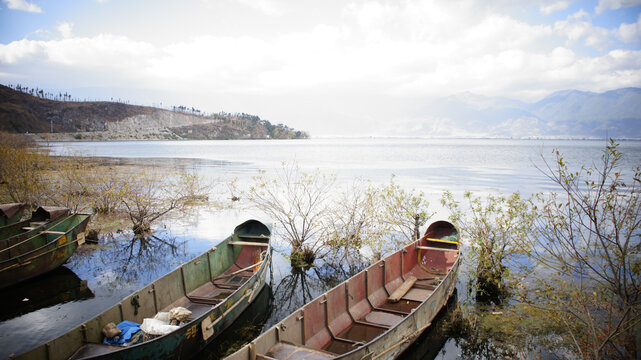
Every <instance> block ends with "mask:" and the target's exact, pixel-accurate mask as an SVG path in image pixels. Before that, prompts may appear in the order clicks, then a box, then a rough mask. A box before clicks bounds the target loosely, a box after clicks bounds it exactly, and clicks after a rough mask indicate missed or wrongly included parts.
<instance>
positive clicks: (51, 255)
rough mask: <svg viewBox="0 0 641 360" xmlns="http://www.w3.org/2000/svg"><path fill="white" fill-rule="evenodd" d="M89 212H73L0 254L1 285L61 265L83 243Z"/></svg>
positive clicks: (18, 280) (16, 281)
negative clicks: (1, 257)
mask: <svg viewBox="0 0 641 360" xmlns="http://www.w3.org/2000/svg"><path fill="white" fill-rule="evenodd" d="M89 218H90V215H88V214H74V215H71V216H69V217H67V218H65V219H63V220H60V221H58V222H57V223H56V225H55V226H52V227H50V228H48V229H47V230H43V231H39V232H38V234H36V235H34V236H33V237H31V238H28V239H25V240H24V241H22V242H20V243H19V244H18V245H17V246H14V247H10V248H7V249H4V250H6V251H3V252H2V253H0V255H4V256H5V257H7V256H8V255H13V256H11V257H10V258H8V259H6V258H5V260H2V261H0V289H2V288H5V287H7V286H10V285H13V284H15V283H18V282H20V281H23V280H26V279H30V278H32V277H35V276H38V275H40V274H44V273H46V272H48V271H51V270H53V269H55V268H57V267H58V266H60V265H62V264H63V263H64V262H65V261H67V259H68V258H69V257H70V256H71V255H72V254H73V252H74V251H75V250H76V248H77V247H78V245H80V244H82V243H84V238H85V236H84V235H85V228H86V227H87V223H88V222H89Z"/></svg>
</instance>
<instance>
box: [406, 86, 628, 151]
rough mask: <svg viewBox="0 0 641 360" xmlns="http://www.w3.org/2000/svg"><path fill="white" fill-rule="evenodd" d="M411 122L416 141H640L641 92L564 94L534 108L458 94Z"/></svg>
mask: <svg viewBox="0 0 641 360" xmlns="http://www.w3.org/2000/svg"><path fill="white" fill-rule="evenodd" d="M412 122H413V123H414V128H413V129H412V132H413V134H420V136H437V137H438V136H446V137H449V136H465V137H467V136H471V137H510V138H537V137H559V138H604V137H606V136H608V137H614V138H634V139H641V88H622V89H616V90H611V91H606V92H604V93H592V92H585V91H578V90H564V91H559V92H555V93H553V94H551V95H549V96H547V97H545V98H544V99H542V100H540V101H537V102H535V103H525V102H521V101H518V100H513V99H508V98H501V97H488V96H482V95H476V94H472V93H462V94H458V95H453V96H449V97H445V98H440V99H436V100H432V101H429V102H428V103H427V104H426V105H423V106H420V107H419V109H418V111H417V112H416V115H415V120H413V121H412Z"/></svg>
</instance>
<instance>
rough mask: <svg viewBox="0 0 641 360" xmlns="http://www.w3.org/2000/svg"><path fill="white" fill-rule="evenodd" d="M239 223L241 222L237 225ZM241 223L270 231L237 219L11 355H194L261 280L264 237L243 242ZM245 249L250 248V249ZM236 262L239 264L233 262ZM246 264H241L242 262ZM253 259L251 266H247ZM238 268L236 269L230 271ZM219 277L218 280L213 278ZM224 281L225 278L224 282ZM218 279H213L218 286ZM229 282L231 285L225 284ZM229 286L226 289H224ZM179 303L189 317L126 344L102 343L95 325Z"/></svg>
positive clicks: (138, 318)
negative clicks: (194, 252)
mask: <svg viewBox="0 0 641 360" xmlns="http://www.w3.org/2000/svg"><path fill="white" fill-rule="evenodd" d="M243 226H244V227H243ZM243 229H245V230H247V229H250V230H249V231H251V229H254V230H256V229H257V230H256V231H262V232H263V234H265V232H266V234H267V235H270V231H269V229H268V227H267V226H265V225H263V224H262V223H260V222H258V221H255V220H250V221H248V222H245V223H243V224H241V225H239V226H238V227H237V228H236V230H235V232H234V234H233V235H232V236H230V237H228V238H227V239H225V240H224V241H223V242H221V243H220V244H218V245H217V246H216V247H214V248H212V249H210V250H209V251H207V252H205V253H204V254H202V255H200V256H198V257H196V258H194V259H192V260H191V261H189V262H187V263H185V264H183V265H182V266H180V267H178V268H177V269H175V270H173V271H172V272H170V273H169V274H167V275H165V276H163V277H161V278H159V279H157V280H156V281H154V282H153V283H151V284H149V285H147V286H145V287H144V288H142V289H140V290H138V291H136V292H134V293H133V294H131V295H129V296H127V297H125V298H124V299H123V300H122V301H120V302H119V303H118V304H116V305H114V306H112V307H111V308H109V309H107V310H106V311H104V312H103V313H101V314H99V315H97V316H96V317H94V318H93V319H90V320H88V321H86V322H85V323H83V324H81V325H79V326H77V327H76V328H74V329H72V330H70V331H69V332H67V333H66V334H64V335H62V336H59V337H58V338H56V339H53V340H51V341H49V342H47V343H46V344H43V345H41V346H38V347H36V348H34V349H32V350H30V351H28V352H26V353H24V354H21V355H19V356H18V357H17V359H48V360H57V359H68V358H70V359H86V358H91V359H189V358H192V357H194V356H195V355H197V354H198V353H199V352H200V351H201V350H203V349H204V348H205V347H206V346H207V345H208V344H209V343H211V341H213V340H214V339H215V338H216V336H217V335H218V334H220V333H221V332H222V331H223V330H224V329H226V328H227V327H228V326H230V325H231V324H232V323H233V322H234V320H235V319H236V318H238V316H239V315H240V314H241V313H242V312H243V311H244V310H245V308H247V306H248V305H249V304H250V303H251V302H252V301H253V300H254V299H255V298H256V297H258V294H259V293H260V291H261V290H262V288H263V287H264V286H265V283H266V275H267V269H268V267H269V264H270V262H271V253H270V247H269V242H268V240H269V237H268V236H265V235H261V236H254V235H251V234H250V235H251V236H249V235H247V234H245V235H247V236H245V237H253V238H259V239H261V241H264V242H263V243H255V242H254V243H252V244H254V245H248V244H250V242H243V241H241V238H242V237H243V236H244V235H243ZM256 248H258V249H260V251H259V252H258V253H259V254H260V255H262V254H264V257H261V258H260V264H258V263H257V262H255V261H254V259H253V258H252V256H254V255H256V251H255V250H256ZM250 250H251V251H250ZM239 264H240V267H239V266H237V265H239ZM246 264H250V265H249V266H248V268H250V269H249V270H246V268H247V267H243V266H244V265H246ZM253 265H255V266H253ZM246 272H250V273H251V275H249V274H248V275H247V278H246V280H243V282H242V285H239V286H238V287H237V288H235V289H234V290H233V292H231V293H230V294H229V295H228V296H226V297H225V298H224V300H222V301H220V302H218V303H216V304H213V302H215V301H214V300H212V299H213V298H210V299H209V300H211V302H212V303H211V304H207V303H206V301H207V298H206V296H204V294H206V293H207V291H209V290H211V286H210V283H211V284H213V283H214V282H216V281H219V279H234V278H235V277H236V276H241V275H242V274H244V273H246ZM234 274H239V275H234ZM219 282H220V281H219ZM228 283H229V282H227V283H225V284H228ZM225 284H223V283H218V285H220V286H223V285H225ZM229 286H232V285H229ZM230 291H231V290H230ZM177 306H182V307H185V308H187V309H188V310H190V311H192V316H191V317H190V320H188V322H187V323H186V324H184V325H181V327H180V328H179V329H177V330H175V331H173V332H171V333H169V334H166V335H163V336H160V337H156V338H154V339H152V340H149V341H145V342H142V343H138V344H135V345H130V346H127V347H120V346H112V345H106V344H103V335H102V333H101V329H102V327H103V326H104V325H106V324H108V323H111V322H112V323H115V324H118V323H120V322H122V321H124V320H129V321H133V322H136V323H142V322H143V320H144V319H145V318H152V317H153V316H154V315H155V314H156V313H158V312H160V311H168V309H171V308H173V307H177Z"/></svg>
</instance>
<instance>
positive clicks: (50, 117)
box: [0, 85, 307, 140]
mask: <svg viewBox="0 0 641 360" xmlns="http://www.w3.org/2000/svg"><path fill="white" fill-rule="evenodd" d="M36 94H38V93H37V92H36ZM0 131H6V132H11V133H30V134H35V136H36V137H37V138H41V139H45V138H46V139H51V140H53V139H57V140H69V139H83V140H87V139H95V140H126V139H181V138H182V139H265V138H279V139H292V138H306V137H307V134H306V133H305V132H301V131H296V130H294V129H291V128H289V127H287V126H285V125H282V124H278V125H272V124H271V123H270V122H269V121H267V120H261V119H260V118H259V117H258V116H253V115H247V114H225V113H221V114H212V115H208V116H205V115H199V114H193V113H186V112H181V111H171V110H166V109H159V108H154V107H149V106H138V105H128V104H123V103H119V102H106V101H58V100H51V99H47V98H44V96H34V95H31V94H27V93H25V92H23V91H18V90H14V89H12V88H10V87H7V86H3V85H0Z"/></svg>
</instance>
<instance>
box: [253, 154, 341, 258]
mask: <svg viewBox="0 0 641 360" xmlns="http://www.w3.org/2000/svg"><path fill="white" fill-rule="evenodd" d="M254 182H255V184H254V185H253V186H251V187H250V189H249V199H250V200H251V201H252V202H253V203H254V204H255V205H256V206H257V207H258V208H259V209H261V210H262V211H263V212H265V214H267V215H268V216H269V217H270V218H271V219H273V220H274V221H275V222H276V224H278V225H279V226H280V228H282V229H283V230H284V231H285V235H286V239H287V241H288V242H289V244H290V245H291V247H292V252H291V263H292V265H293V266H294V267H309V266H311V265H312V264H313V263H314V261H315V260H316V259H317V258H318V257H319V256H322V250H323V248H324V244H323V241H322V236H320V234H319V232H320V231H322V230H323V226H322V222H323V218H324V216H325V214H326V212H327V209H328V203H329V202H328V201H329V198H328V194H329V193H330V190H331V189H332V187H333V186H334V183H335V177H334V176H327V175H325V174H321V173H320V172H319V171H315V172H313V173H306V172H303V171H302V170H301V169H300V167H299V166H298V164H296V163H291V164H287V163H283V164H282V167H281V169H280V170H279V171H278V172H276V174H275V175H274V176H270V175H268V174H267V173H266V172H265V171H262V170H261V171H260V172H259V175H257V176H255V177H254Z"/></svg>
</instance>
